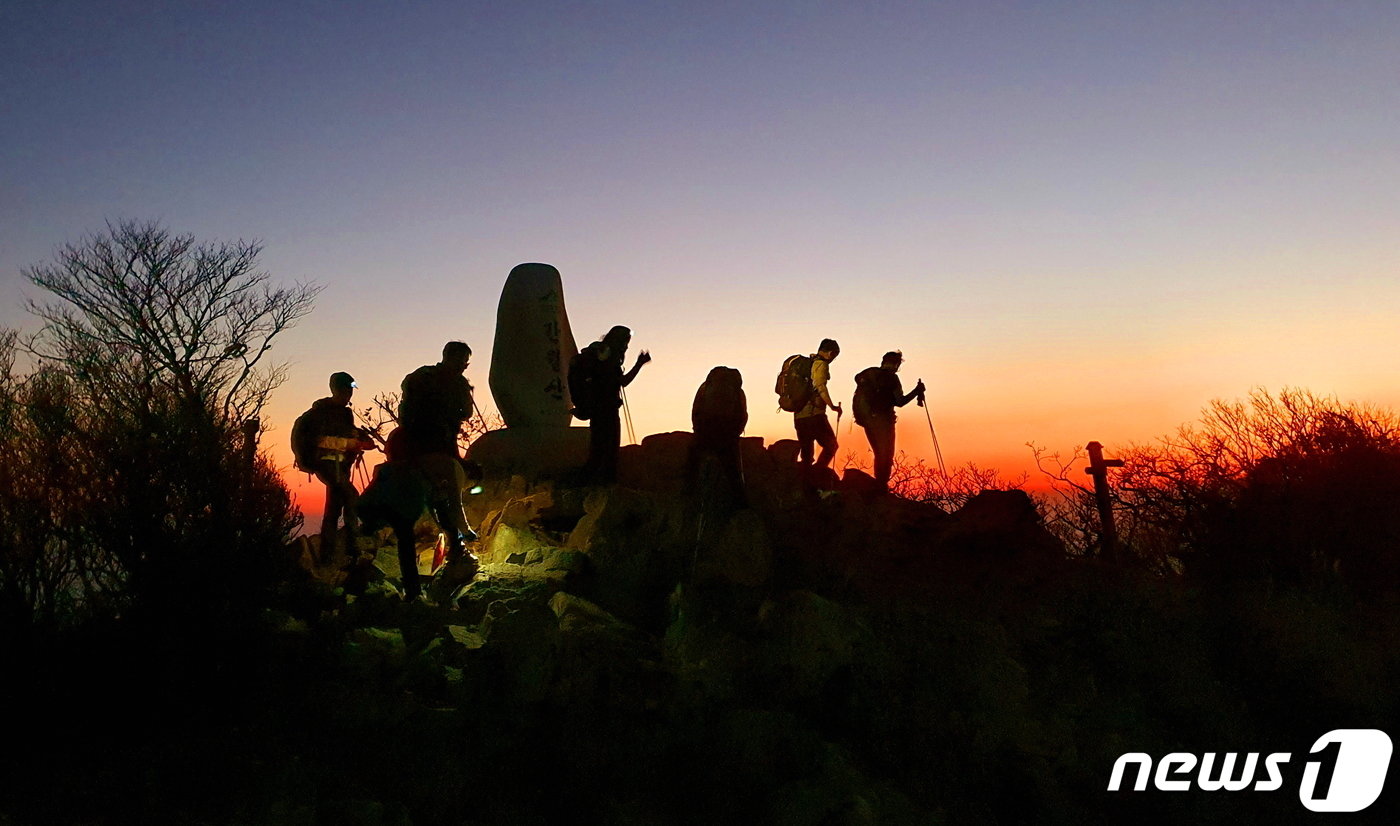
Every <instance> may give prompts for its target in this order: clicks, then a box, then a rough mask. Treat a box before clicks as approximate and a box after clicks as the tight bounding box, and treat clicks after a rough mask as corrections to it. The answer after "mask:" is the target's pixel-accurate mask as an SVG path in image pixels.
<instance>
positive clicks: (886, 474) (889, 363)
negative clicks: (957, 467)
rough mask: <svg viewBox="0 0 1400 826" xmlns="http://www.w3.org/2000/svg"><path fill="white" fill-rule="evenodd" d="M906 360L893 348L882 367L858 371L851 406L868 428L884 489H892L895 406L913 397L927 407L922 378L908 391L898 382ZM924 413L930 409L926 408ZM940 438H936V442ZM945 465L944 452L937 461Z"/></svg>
mask: <svg viewBox="0 0 1400 826" xmlns="http://www.w3.org/2000/svg"><path fill="white" fill-rule="evenodd" d="M903 363H904V354H903V353H901V352H899V351H898V350H891V351H890V352H888V353H886V354H885V356H884V358H882V359H881V360H880V366H879V367H868V368H866V369H865V370H862V371H860V372H859V373H857V374H856V395H855V398H854V399H853V400H852V403H851V408H852V412H853V413H854V414H855V420H856V424H858V425H860V426H861V427H863V428H865V438H867V439H869V440H870V449H871V450H872V451H874V452H875V467H874V470H875V482H876V483H877V484H879V486H880V489H881V490H889V487H890V470H891V469H892V468H893V467H894V430H895V428H894V423H895V419H896V418H897V415H896V414H895V408H897V407H903V406H905V405H906V404H908V403H909V402H911V401H913V400H914V399H916V398H917V399H918V400H919V406H920V407H924V391H925V389H926V388H925V387H924V382H923V379H920V380H919V383H918V384H916V385H915V386H914V389H913V390H910V391H909V392H908V393H905V392H904V387H903V386H902V385H901V384H900V382H899V375H898V374H899V367H900V365H901V364H903ZM924 412H925V413H927V412H928V408H927V407H924ZM932 429H933V419H932V418H930V419H929V430H930V432H931V431H932ZM937 444H938V441H937V439H936V438H935V440H934V445H935V446H937ZM938 464H939V467H940V469H941V468H942V466H943V459H942V454H941V453H940V454H939V461H938Z"/></svg>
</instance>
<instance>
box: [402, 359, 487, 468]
mask: <svg viewBox="0 0 1400 826" xmlns="http://www.w3.org/2000/svg"><path fill="white" fill-rule="evenodd" d="M400 389H401V390H402V391H403V397H402V398H401V399H400V401H399V424H400V425H402V426H403V427H404V428H405V429H406V430H408V431H409V432H410V433H411V434H412V435H413V437H414V441H415V442H418V443H419V444H420V445H423V447H424V449H428V448H430V447H431V448H433V449H438V450H446V451H448V452H452V453H456V451H457V431H459V430H461V428H462V422H464V421H466V420H467V417H468V416H470V415H471V413H472V388H471V384H470V383H468V382H467V377H466V376H463V375H462V374H461V373H459V372H457V371H456V370H453V369H451V368H448V367H444V366H443V365H442V364H441V363H439V364H425V365H424V366H422V367H419V368H418V369H417V370H414V371H413V372H412V373H409V374H408V375H407V376H404V379H403V384H401V385H400Z"/></svg>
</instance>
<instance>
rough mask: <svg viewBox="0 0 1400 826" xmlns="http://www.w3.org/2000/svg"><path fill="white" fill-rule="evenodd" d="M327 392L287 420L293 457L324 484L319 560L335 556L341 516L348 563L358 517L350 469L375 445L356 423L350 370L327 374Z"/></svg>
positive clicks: (352, 556)
mask: <svg viewBox="0 0 1400 826" xmlns="http://www.w3.org/2000/svg"><path fill="white" fill-rule="evenodd" d="M330 385H331V394H330V396H328V397H326V398H324V399H318V400H317V401H316V402H315V403H314V404H312V405H311V409H310V410H307V411H306V412H305V413H303V414H301V415H300V416H298V417H297V420H296V421H295V422H294V423H293V424H292V456H293V458H294V460H295V461H296V466H297V469H298V470H301V471H303V472H304V473H310V474H312V475H314V476H315V477H316V478H317V479H319V480H320V481H321V483H322V484H324V485H325V486H326V506H325V510H324V511H323V514H322V517H321V562H322V564H325V563H327V562H330V561H332V560H333V559H334V558H335V547H336V534H337V533H338V531H337V525H338V524H339V522H340V518H341V516H342V515H343V516H344V517H345V556H346V557H347V561H349V562H351V563H353V562H354V561H355V559H356V558H357V557H358V556H359V549H358V547H357V546H356V544H355V543H356V540H357V538H358V536H359V527H360V526H359V520H358V518H357V517H356V513H355V504H356V500H357V499H358V498H359V493H358V492H357V491H356V490H355V485H354V483H353V482H351V480H350V471H351V469H352V468H353V467H354V465H355V462H356V460H358V459H359V458H360V455H361V454H362V453H363V452H364V451H366V450H372V449H373V448H374V442H373V441H372V440H371V439H370V438H369V434H368V433H367V432H366V431H364V430H363V429H361V428H358V427H356V426H355V414H354V413H352V412H351V411H350V398H351V396H353V395H354V393H355V386H356V385H355V379H354V378H352V377H351V376H350V374H349V373H332V374H331V381H330Z"/></svg>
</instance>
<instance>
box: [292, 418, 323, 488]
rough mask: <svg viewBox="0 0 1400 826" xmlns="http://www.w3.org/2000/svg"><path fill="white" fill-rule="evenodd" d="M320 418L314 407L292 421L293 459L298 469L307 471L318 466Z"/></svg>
mask: <svg viewBox="0 0 1400 826" xmlns="http://www.w3.org/2000/svg"><path fill="white" fill-rule="evenodd" d="M318 418H319V417H318V416H317V415H316V408H315V407H312V408H311V409H310V410H307V411H306V412H305V413H303V414H301V415H300V416H297V419H296V421H294V422H292V459H293V461H294V463H295V464H296V467H297V470H300V471H303V472H305V473H312V472H313V470H312V468H314V467H315V466H316V443H317V441H318V440H319V439H320V438H321V434H320V427H319V424H320V422H318V421H317V419H318Z"/></svg>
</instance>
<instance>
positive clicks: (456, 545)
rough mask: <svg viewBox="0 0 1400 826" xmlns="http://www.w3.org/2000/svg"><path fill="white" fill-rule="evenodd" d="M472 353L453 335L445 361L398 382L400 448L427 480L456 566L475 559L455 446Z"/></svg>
mask: <svg viewBox="0 0 1400 826" xmlns="http://www.w3.org/2000/svg"><path fill="white" fill-rule="evenodd" d="M471 355H472V350H471V348H470V347H468V346H467V345H466V344H465V343H464V342H461V341H449V342H447V344H445V345H444V346H443V348H442V361H439V362H438V363H437V364H427V365H424V366H422V367H419V368H418V369H417V370H414V371H413V372H412V373H409V374H408V375H407V376H404V380H403V384H402V385H401V386H400V389H401V390H402V391H403V395H402V397H401V398H400V400H399V426H400V427H401V428H402V429H403V434H402V435H403V442H404V445H403V450H402V454H403V455H404V457H405V459H406V460H407V461H409V462H412V464H413V465H414V467H416V468H417V469H418V471H419V472H420V473H422V474H423V476H424V478H426V479H427V481H428V485H429V487H430V488H431V499H432V503H431V504H432V510H433V513H434V515H435V516H436V518H437V521H438V525H439V527H440V528H442V531H443V533H445V534H447V562H448V565H449V567H451V568H453V569H454V570H456V569H459V568H461V567H462V566H459V565H457V564H456V563H467V562H470V563H472V565H474V564H475V560H474V559H472V558H471V555H470V554H468V553H466V547H465V545H464V544H463V543H464V542H471V541H475V540H476V532H475V531H473V530H472V529H471V526H470V525H469V524H467V516H466V512H465V511H464V510H463V508H462V494H463V492H464V491H465V490H466V486H467V478H466V473H465V472H464V471H463V469H462V454H461V451H460V449H459V448H458V447H457V434H458V433H459V432H461V429H462V423H463V422H465V421H466V420H467V417H469V416H471V414H472V386H471V384H470V383H469V382H468V381H467V378H466V376H465V375H463V374H464V373H465V372H466V369H467V365H468V364H469V363H470V362H471Z"/></svg>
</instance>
